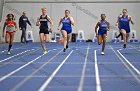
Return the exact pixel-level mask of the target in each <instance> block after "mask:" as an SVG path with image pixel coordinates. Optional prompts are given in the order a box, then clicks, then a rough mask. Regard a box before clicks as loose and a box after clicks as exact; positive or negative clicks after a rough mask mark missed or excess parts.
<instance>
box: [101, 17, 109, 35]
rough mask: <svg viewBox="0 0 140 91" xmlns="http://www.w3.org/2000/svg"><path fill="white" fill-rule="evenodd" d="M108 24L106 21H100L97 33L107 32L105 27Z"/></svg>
mask: <svg viewBox="0 0 140 91" xmlns="http://www.w3.org/2000/svg"><path fill="white" fill-rule="evenodd" d="M108 26H109V23H108V22H107V21H105V22H104V21H102V20H101V21H100V25H99V30H98V35H104V34H107V28H108Z"/></svg>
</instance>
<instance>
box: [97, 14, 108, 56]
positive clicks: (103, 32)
mask: <svg viewBox="0 0 140 91" xmlns="http://www.w3.org/2000/svg"><path fill="white" fill-rule="evenodd" d="M98 27H99V29H98ZM97 29H98V32H97ZM109 30H110V24H109V22H107V21H106V15H105V14H101V20H100V21H99V22H98V23H97V24H96V26H95V33H96V36H97V39H98V44H99V45H100V44H101V43H102V42H103V45H102V52H101V54H102V55H104V49H105V45H106V37H107V31H109Z"/></svg>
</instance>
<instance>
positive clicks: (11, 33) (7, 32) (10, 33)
mask: <svg viewBox="0 0 140 91" xmlns="http://www.w3.org/2000/svg"><path fill="white" fill-rule="evenodd" d="M6 34H9V35H14V34H15V31H13V32H9V31H6Z"/></svg>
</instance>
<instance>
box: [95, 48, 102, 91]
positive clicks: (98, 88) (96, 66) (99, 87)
mask: <svg viewBox="0 0 140 91" xmlns="http://www.w3.org/2000/svg"><path fill="white" fill-rule="evenodd" d="M94 57H95V59H94V60H95V76H96V91H102V89H101V83H100V77H99V69H98V62H97V54H96V50H94Z"/></svg>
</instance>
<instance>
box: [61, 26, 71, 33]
mask: <svg viewBox="0 0 140 91" xmlns="http://www.w3.org/2000/svg"><path fill="white" fill-rule="evenodd" d="M61 30H65V31H66V32H67V34H70V33H72V29H71V28H63V27H62V28H61Z"/></svg>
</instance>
